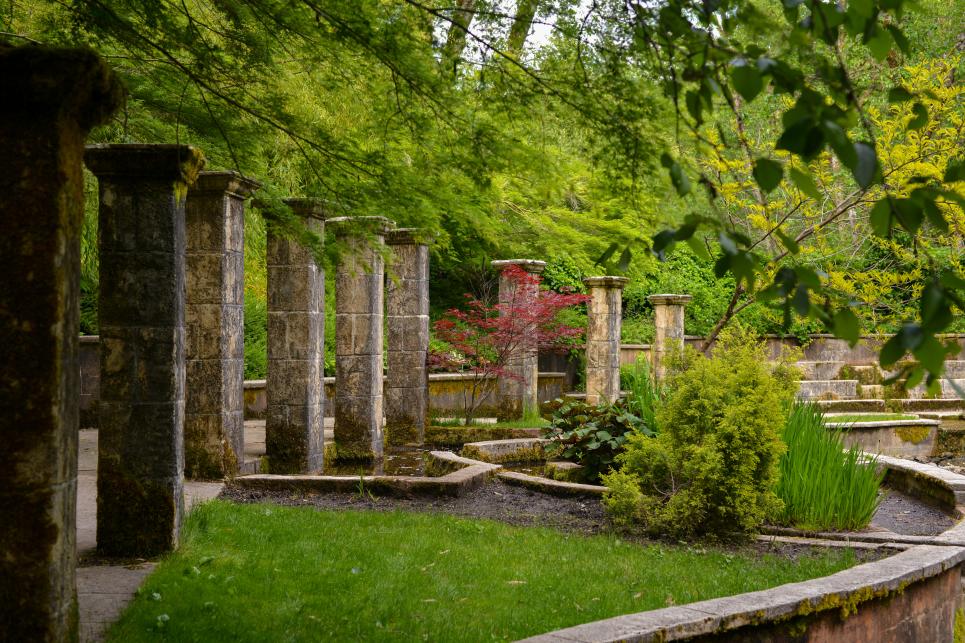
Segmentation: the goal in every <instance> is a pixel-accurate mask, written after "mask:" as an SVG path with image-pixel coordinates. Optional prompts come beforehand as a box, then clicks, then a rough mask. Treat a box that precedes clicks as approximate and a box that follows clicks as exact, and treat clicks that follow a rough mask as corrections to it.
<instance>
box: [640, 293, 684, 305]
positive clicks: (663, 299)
mask: <svg viewBox="0 0 965 643" xmlns="http://www.w3.org/2000/svg"><path fill="white" fill-rule="evenodd" d="M692 300H693V297H692V296H691V295H673V294H669V293H663V294H659V295H650V296H649V297H647V301H649V302H650V303H651V304H662V305H664V306H683V305H685V304H688V303H690V302H691V301H692Z"/></svg>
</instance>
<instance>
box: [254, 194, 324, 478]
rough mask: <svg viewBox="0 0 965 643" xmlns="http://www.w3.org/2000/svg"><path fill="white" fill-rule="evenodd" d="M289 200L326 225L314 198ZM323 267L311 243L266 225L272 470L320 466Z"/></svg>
mask: <svg viewBox="0 0 965 643" xmlns="http://www.w3.org/2000/svg"><path fill="white" fill-rule="evenodd" d="M285 203H286V204H287V205H288V206H289V207H290V208H291V209H292V211H293V212H294V213H295V214H296V215H297V216H299V217H300V218H301V220H302V221H303V222H304V225H305V226H306V227H307V228H308V229H309V230H310V231H312V232H314V233H316V234H318V235H319V236H322V235H323V234H324V232H325V211H324V208H323V207H322V204H321V202H319V201H317V200H314V199H288V200H286V201H285ZM324 375H325V270H324V269H323V268H322V267H321V266H319V265H318V264H317V263H316V262H315V257H314V256H313V255H312V252H311V249H310V248H308V247H306V246H304V245H302V244H301V243H299V242H298V241H297V240H295V239H293V238H291V237H290V236H286V235H284V234H282V233H281V231H280V230H279V229H277V228H276V226H275V225H272V224H271V222H269V225H268V382H267V385H266V389H267V390H266V398H267V409H266V422H265V452H266V454H267V456H268V469H269V471H271V473H301V472H306V471H320V470H321V468H322V463H323V458H324V448H325V445H324V425H323V418H324V414H323V404H324V403H325V389H324V386H323V378H324Z"/></svg>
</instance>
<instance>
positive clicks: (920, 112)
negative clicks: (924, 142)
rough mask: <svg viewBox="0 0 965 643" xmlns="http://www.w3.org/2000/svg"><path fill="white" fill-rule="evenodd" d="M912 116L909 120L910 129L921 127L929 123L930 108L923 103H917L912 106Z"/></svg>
mask: <svg viewBox="0 0 965 643" xmlns="http://www.w3.org/2000/svg"><path fill="white" fill-rule="evenodd" d="M911 113H912V118H911V120H910V121H908V129H909V130H916V129H921V128H923V127H924V126H925V125H927V124H928V109H927V108H926V107H925V106H924V105H922V104H921V103H915V104H914V106H912V108H911Z"/></svg>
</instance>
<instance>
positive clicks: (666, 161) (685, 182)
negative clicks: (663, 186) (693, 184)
mask: <svg viewBox="0 0 965 643" xmlns="http://www.w3.org/2000/svg"><path fill="white" fill-rule="evenodd" d="M660 163H661V164H662V165H663V166H664V167H665V168H667V169H668V170H669V171H670V182H671V183H673V186H674V189H676V190H677V194H679V195H680V196H686V195H687V194H688V193H689V192H690V179H688V178H687V175H686V174H685V173H684V171H683V169H681V167H680V164H679V163H677V161H676V160H674V159H673V157H671V156H670V155H669V154H667V153H666V152H664V153H663V154H662V155H661V156H660Z"/></svg>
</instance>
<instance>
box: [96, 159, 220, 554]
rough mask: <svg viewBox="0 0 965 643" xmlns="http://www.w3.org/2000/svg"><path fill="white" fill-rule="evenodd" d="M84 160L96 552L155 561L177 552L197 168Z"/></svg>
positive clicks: (179, 163)
mask: <svg viewBox="0 0 965 643" xmlns="http://www.w3.org/2000/svg"><path fill="white" fill-rule="evenodd" d="M84 160H85V161H86V162H87V167H89V168H90V170H91V171H92V172H93V173H94V174H95V175H97V178H98V181H99V183H100V192H99V194H100V215H99V223H98V225H99V230H98V235H99V240H100V301H99V313H100V338H101V397H100V404H99V412H100V433H99V437H98V459H97V548H98V551H100V552H101V553H102V554H107V555H114V556H138V557H148V556H156V555H157V554H160V553H162V552H165V551H169V550H171V549H172V548H174V547H175V546H176V545H177V542H178V532H179V530H180V528H181V516H182V512H183V504H184V499H183V492H184V296H185V283H184V273H185V260H184V249H185V231H184V198H185V195H186V194H187V188H188V186H189V185H190V184H192V183H193V182H194V180H195V178H196V176H197V173H198V170H200V169H201V166H202V165H203V163H204V160H203V157H202V155H201V153H200V152H199V151H198V150H196V149H194V148H192V147H189V146H187V145H106V146H97V147H89V148H87V153H86V154H85V156H84Z"/></svg>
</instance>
